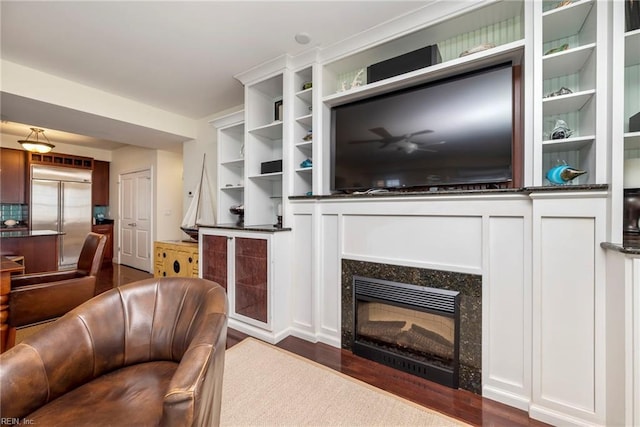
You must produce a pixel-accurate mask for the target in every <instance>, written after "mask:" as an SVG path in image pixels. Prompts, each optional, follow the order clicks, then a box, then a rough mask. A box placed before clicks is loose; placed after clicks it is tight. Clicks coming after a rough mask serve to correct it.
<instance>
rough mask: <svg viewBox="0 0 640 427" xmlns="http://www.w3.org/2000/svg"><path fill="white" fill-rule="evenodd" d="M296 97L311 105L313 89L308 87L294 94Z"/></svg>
mask: <svg viewBox="0 0 640 427" xmlns="http://www.w3.org/2000/svg"><path fill="white" fill-rule="evenodd" d="M296 96H297V97H298V98H300V99H301V100H303V101H304V102H308V103H311V100H312V99H313V88H311V87H310V88H309V89H304V90H301V91H300V92H296Z"/></svg>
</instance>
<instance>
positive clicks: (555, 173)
mask: <svg viewBox="0 0 640 427" xmlns="http://www.w3.org/2000/svg"><path fill="white" fill-rule="evenodd" d="M585 173H587V171H583V170H579V169H575V168H572V167H571V166H569V165H567V164H566V163H563V164H560V165H558V166H554V167H552V168H551V169H549V170H548V171H547V179H548V180H549V182H550V183H551V184H554V185H564V184H567V183H568V182H569V181H571V180H573V179H574V178H577V177H579V176H580V175H584V174H585Z"/></svg>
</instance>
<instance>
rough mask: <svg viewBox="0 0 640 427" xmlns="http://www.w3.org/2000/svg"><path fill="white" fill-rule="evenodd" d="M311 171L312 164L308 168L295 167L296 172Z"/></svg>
mask: <svg viewBox="0 0 640 427" xmlns="http://www.w3.org/2000/svg"><path fill="white" fill-rule="evenodd" d="M311 171H313V166H310V167H308V168H296V172H298V173H311Z"/></svg>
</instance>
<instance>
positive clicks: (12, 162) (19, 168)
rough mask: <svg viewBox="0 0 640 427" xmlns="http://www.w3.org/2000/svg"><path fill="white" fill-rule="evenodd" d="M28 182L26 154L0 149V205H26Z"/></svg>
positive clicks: (10, 149) (9, 149)
mask: <svg viewBox="0 0 640 427" xmlns="http://www.w3.org/2000/svg"><path fill="white" fill-rule="evenodd" d="M26 181H27V166H26V156H25V152H24V151H22V150H14V149H12V148H2V149H0V203H13V204H20V205H22V204H25V189H26Z"/></svg>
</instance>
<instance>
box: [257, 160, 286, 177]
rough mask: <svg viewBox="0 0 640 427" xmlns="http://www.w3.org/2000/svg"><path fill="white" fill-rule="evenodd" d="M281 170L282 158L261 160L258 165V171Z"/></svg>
mask: <svg viewBox="0 0 640 427" xmlns="http://www.w3.org/2000/svg"><path fill="white" fill-rule="evenodd" d="M276 172H282V160H272V161H270V162H262V164H261V165H260V173H261V174H265V173H276Z"/></svg>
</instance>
